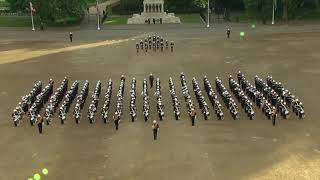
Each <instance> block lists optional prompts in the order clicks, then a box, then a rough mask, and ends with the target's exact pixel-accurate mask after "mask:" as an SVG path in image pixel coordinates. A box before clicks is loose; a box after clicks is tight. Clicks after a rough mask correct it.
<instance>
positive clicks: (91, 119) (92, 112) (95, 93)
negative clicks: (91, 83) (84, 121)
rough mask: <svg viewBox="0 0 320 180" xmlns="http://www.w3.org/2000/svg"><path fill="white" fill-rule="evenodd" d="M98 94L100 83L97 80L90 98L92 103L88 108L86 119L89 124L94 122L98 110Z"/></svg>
mask: <svg viewBox="0 0 320 180" xmlns="http://www.w3.org/2000/svg"><path fill="white" fill-rule="evenodd" d="M100 93H101V81H100V80H98V81H97V84H96V87H95V88H94V91H93V94H92V96H91V97H92V101H91V103H90V105H89V108H88V119H89V122H90V124H93V123H94V122H95V121H96V119H95V117H96V113H97V109H98V104H99V97H100Z"/></svg>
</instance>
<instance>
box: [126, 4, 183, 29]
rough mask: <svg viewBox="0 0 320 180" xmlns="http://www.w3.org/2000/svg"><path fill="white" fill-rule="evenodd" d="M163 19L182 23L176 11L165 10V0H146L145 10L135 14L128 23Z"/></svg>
mask: <svg viewBox="0 0 320 180" xmlns="http://www.w3.org/2000/svg"><path fill="white" fill-rule="evenodd" d="M160 18H161V19H162V23H181V21H180V18H179V17H176V16H175V15H174V13H167V12H165V11H164V0H144V1H143V12H142V13H141V14H133V16H132V18H129V19H128V24H145V22H146V20H148V19H150V20H151V22H152V20H153V19H156V20H159V19H160Z"/></svg>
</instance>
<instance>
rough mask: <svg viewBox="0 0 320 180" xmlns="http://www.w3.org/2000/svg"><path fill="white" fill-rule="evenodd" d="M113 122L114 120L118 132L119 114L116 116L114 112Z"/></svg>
mask: <svg viewBox="0 0 320 180" xmlns="http://www.w3.org/2000/svg"><path fill="white" fill-rule="evenodd" d="M113 120H114V125H115V127H116V130H118V129H119V122H120V114H118V113H117V112H116V113H115V115H114V116H113Z"/></svg>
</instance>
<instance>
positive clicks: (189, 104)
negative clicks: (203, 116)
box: [180, 72, 196, 126]
mask: <svg viewBox="0 0 320 180" xmlns="http://www.w3.org/2000/svg"><path fill="white" fill-rule="evenodd" d="M180 81H181V86H182V94H183V97H184V100H185V102H186V105H187V109H188V113H189V116H190V118H191V125H192V126H194V125H195V121H196V109H195V106H194V104H193V101H192V98H191V95H190V93H189V89H188V85H187V80H186V77H185V75H184V73H183V72H182V73H181V74H180Z"/></svg>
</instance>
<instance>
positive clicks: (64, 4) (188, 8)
mask: <svg viewBox="0 0 320 180" xmlns="http://www.w3.org/2000/svg"><path fill="white" fill-rule="evenodd" d="M7 1H8V2H9V3H10V9H11V10H12V11H22V12H30V8H29V0H7ZM93 1H94V0H31V2H32V3H33V4H34V6H35V8H36V10H37V15H39V16H40V18H41V19H43V20H49V21H54V20H56V19H62V18H66V17H81V16H82V15H83V14H84V11H85V9H86V7H87V4H88V2H93ZM275 1H276V2H277V3H276V4H277V11H276V15H277V16H278V17H281V18H282V19H283V20H288V19H291V18H295V17H296V16H298V15H299V13H301V12H307V11H315V12H320V0H210V4H211V5H210V7H211V8H212V9H213V8H214V9H215V11H216V12H219V11H220V12H221V11H224V10H227V11H228V12H230V11H243V10H245V11H246V13H247V14H248V16H249V17H251V18H256V19H266V18H270V16H271V15H272V6H273V3H274V2H275ZM207 3H208V0H165V10H166V11H169V12H175V13H198V12H201V11H204V10H205V8H206V7H207ZM142 4H143V0H120V6H119V9H120V12H121V13H122V14H132V13H139V12H141V11H142V10H143V5H142ZM319 14H320V13H319Z"/></svg>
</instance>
